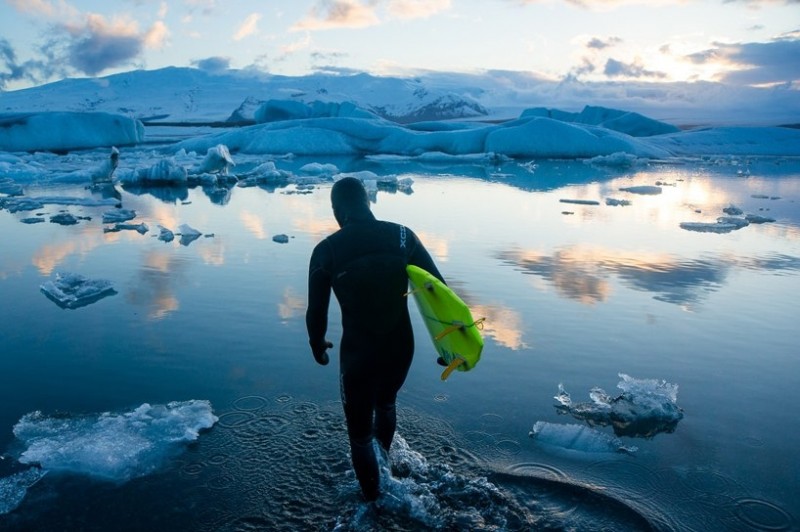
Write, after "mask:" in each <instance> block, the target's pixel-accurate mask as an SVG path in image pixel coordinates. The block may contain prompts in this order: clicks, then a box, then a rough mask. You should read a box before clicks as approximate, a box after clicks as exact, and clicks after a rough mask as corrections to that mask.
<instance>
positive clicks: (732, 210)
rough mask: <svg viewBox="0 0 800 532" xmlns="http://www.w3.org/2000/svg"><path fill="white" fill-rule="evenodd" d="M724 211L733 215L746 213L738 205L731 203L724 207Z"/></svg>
mask: <svg viewBox="0 0 800 532" xmlns="http://www.w3.org/2000/svg"><path fill="white" fill-rule="evenodd" d="M722 212H724V213H725V214H730V215H731V216H739V215H741V214H744V211H743V210H742V209H740V208H739V207H737V206H736V205H729V206H727V207H725V208H724V209H722Z"/></svg>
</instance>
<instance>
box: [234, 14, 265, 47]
mask: <svg viewBox="0 0 800 532" xmlns="http://www.w3.org/2000/svg"><path fill="white" fill-rule="evenodd" d="M259 20H261V14H260V13H250V14H249V15H247V18H246V19H244V22H242V24H241V25H240V26H239V29H238V30H236V33H235V34H234V35H233V40H234V41H241V40H242V39H244V38H245V37H249V36H250V35H253V34H254V33H256V32H257V31H258V21H259Z"/></svg>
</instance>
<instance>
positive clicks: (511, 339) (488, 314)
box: [470, 305, 528, 351]
mask: <svg viewBox="0 0 800 532" xmlns="http://www.w3.org/2000/svg"><path fill="white" fill-rule="evenodd" d="M470 310H471V311H472V317H473V318H475V319H476V320H478V319H481V318H486V321H484V322H483V335H484V336H491V337H492V338H494V340H495V341H496V342H497V343H498V344H500V345H503V346H505V347H508V348H509V349H513V350H515V351H516V350H519V349H524V348H526V347H528V346H527V345H526V344H525V343H524V342H523V341H522V317H521V316H520V315H519V313H518V312H516V311H515V310H512V309H510V308H507V307H502V306H497V305H475V306H472V307H470Z"/></svg>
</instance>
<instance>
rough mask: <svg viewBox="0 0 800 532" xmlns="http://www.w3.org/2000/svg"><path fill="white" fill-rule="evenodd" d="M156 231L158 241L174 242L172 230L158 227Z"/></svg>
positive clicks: (161, 226)
mask: <svg viewBox="0 0 800 532" xmlns="http://www.w3.org/2000/svg"><path fill="white" fill-rule="evenodd" d="M158 229H159V231H160V232H159V233H158V239H159V240H161V241H163V242H172V241H173V240H175V233H173V232H172V230H170V229H167V228H166V227H164V226H163V225H159V226H158Z"/></svg>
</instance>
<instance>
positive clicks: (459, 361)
mask: <svg viewBox="0 0 800 532" xmlns="http://www.w3.org/2000/svg"><path fill="white" fill-rule="evenodd" d="M465 362H466V360H464V359H463V358H454V359H453V360H452V361H450V365H449V366H447V367H446V368H445V369H444V371H443V372H442V380H443V381H446V380H447V377H449V376H450V374H451V373H453V372H454V371H455V370H456V368H458V366H460V365H461V364H464V363H465Z"/></svg>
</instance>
